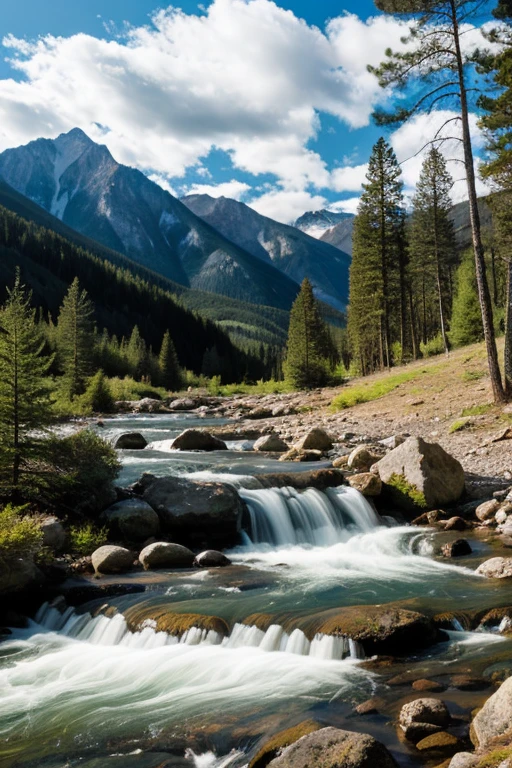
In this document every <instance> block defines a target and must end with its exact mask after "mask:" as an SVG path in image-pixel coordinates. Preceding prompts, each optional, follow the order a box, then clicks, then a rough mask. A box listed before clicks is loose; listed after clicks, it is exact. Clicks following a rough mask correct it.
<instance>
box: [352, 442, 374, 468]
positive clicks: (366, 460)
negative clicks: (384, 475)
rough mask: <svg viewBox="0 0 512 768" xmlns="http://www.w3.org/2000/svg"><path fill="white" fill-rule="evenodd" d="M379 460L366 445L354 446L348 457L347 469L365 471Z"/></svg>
mask: <svg viewBox="0 0 512 768" xmlns="http://www.w3.org/2000/svg"><path fill="white" fill-rule="evenodd" d="M378 460H379V457H378V456H375V454H373V453H372V452H371V451H370V450H368V447H367V446H366V445H359V446H358V447H357V448H354V450H353V451H352V453H351V454H350V455H349V457H348V467H349V469H356V470H361V471H363V472H366V471H367V470H368V469H370V467H371V466H372V465H373V464H375V462H377V461H378Z"/></svg>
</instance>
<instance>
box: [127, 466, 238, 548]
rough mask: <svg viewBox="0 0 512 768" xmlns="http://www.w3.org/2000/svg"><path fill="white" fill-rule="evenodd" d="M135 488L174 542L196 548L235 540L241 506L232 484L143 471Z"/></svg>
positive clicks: (226, 544) (233, 542) (226, 543)
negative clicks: (165, 475) (157, 474)
mask: <svg viewBox="0 0 512 768" xmlns="http://www.w3.org/2000/svg"><path fill="white" fill-rule="evenodd" d="M138 487H140V488H141V490H142V497H143V499H144V500H145V501H147V503H148V504H149V505H150V506H151V507H153V509H154V510H155V512H156V513H157V515H158V517H159V518H160V525H161V528H162V530H163V532H164V533H166V534H169V535H170V537H172V538H173V540H174V541H178V542H179V543H182V544H186V545H187V546H190V547H194V548H195V547H197V548H198V549H199V548H202V549H207V548H211V549H226V548H229V547H233V546H234V545H235V544H237V543H238V536H239V531H240V529H241V522H242V514H243V512H244V509H245V505H244V503H243V501H242V499H241V498H240V496H239V495H238V493H237V491H236V489H235V488H233V486H231V485H227V484H225V483H218V482H194V481H192V480H187V479H186V478H184V477H161V478H158V477H155V476H154V475H150V474H146V475H143V477H142V479H141V481H140V483H139V484H138Z"/></svg>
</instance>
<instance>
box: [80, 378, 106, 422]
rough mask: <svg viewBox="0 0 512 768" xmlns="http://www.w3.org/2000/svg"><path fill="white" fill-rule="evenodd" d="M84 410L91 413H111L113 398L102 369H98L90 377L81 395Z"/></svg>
mask: <svg viewBox="0 0 512 768" xmlns="http://www.w3.org/2000/svg"><path fill="white" fill-rule="evenodd" d="M81 401H82V404H83V406H84V410H87V411H89V412H92V413H112V411H113V410H114V398H113V397H112V392H111V390H110V386H109V384H108V381H107V380H106V379H105V374H104V373H103V371H101V370H99V371H98V372H97V373H96V374H95V375H94V376H93V377H92V379H90V381H89V384H88V385H87V389H86V390H85V393H84V394H83V395H82V397H81Z"/></svg>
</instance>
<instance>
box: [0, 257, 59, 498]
mask: <svg viewBox="0 0 512 768" xmlns="http://www.w3.org/2000/svg"><path fill="white" fill-rule="evenodd" d="M43 347H44V342H43V339H42V336H41V333H40V331H39V328H38V326H37V324H36V321H35V310H32V309H30V296H29V295H28V294H27V292H26V290H25V288H24V286H23V285H22V284H21V279H20V273H19V270H18V271H17V273H16V280H15V283H14V287H13V288H12V290H8V299H7V303H6V304H5V306H4V307H3V309H2V310H1V311H0V495H1V496H4V497H6V496H12V497H17V496H18V497H19V496H21V497H26V495H27V493H29V488H30V487H31V486H32V484H33V479H34V473H35V472H36V467H35V462H36V461H37V460H38V459H39V457H40V455H41V453H42V452H43V450H44V442H43V440H42V439H41V438H42V436H41V430H42V429H43V427H44V426H45V425H46V424H47V423H48V420H49V414H50V403H49V394H48V388H47V385H46V374H47V372H48V369H49V366H50V364H51V359H50V358H49V357H48V356H46V355H44V354H43Z"/></svg>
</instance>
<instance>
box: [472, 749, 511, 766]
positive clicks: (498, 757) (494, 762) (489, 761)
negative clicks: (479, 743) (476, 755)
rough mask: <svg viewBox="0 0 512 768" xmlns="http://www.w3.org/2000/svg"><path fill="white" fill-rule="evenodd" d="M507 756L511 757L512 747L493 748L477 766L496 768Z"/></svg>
mask: <svg viewBox="0 0 512 768" xmlns="http://www.w3.org/2000/svg"><path fill="white" fill-rule="evenodd" d="M507 757H512V747H504V748H503V749H495V750H494V751H493V752H489V754H488V755H486V756H485V757H484V758H483V759H482V760H480V762H479V763H478V765H477V768H496V766H499V765H500V763H502V762H503V761H504V760H506V759H507Z"/></svg>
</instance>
